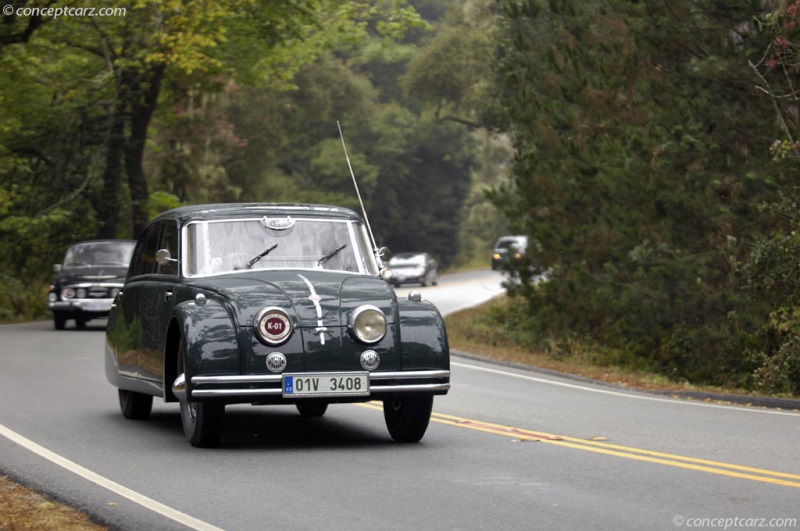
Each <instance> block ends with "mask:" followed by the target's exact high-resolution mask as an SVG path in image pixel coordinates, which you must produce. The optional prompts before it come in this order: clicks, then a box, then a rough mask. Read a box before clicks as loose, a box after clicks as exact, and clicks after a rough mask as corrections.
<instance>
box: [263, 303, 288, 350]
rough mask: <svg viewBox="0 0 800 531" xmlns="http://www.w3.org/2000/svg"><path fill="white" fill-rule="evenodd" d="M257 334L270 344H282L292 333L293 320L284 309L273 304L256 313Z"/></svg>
mask: <svg viewBox="0 0 800 531" xmlns="http://www.w3.org/2000/svg"><path fill="white" fill-rule="evenodd" d="M253 326H254V327H255V329H256V335H257V336H258V337H259V338H260V339H261V340H262V341H264V342H265V343H266V344H268V345H273V346H275V345H280V344H281V343H283V342H284V341H286V340H287V339H288V338H289V336H290V335H291V334H292V328H293V327H292V320H291V319H290V318H289V314H287V313H286V312H285V311H283V309H281V308H278V307H275V306H271V307H269V308H264V309H263V310H261V311H260V312H258V313H257V314H256V317H255V319H254V322H253Z"/></svg>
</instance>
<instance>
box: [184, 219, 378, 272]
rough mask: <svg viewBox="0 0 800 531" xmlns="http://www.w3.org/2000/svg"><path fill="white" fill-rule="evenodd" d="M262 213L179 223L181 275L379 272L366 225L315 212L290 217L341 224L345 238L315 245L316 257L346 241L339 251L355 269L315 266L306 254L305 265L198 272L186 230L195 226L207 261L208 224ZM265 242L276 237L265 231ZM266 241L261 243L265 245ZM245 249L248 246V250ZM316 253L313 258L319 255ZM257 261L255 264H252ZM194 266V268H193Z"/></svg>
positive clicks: (208, 247) (297, 221) (300, 220)
mask: <svg viewBox="0 0 800 531" xmlns="http://www.w3.org/2000/svg"><path fill="white" fill-rule="evenodd" d="M264 217H265V216H252V217H250V216H245V217H239V216H231V217H225V218H212V219H192V220H189V221H187V222H186V223H184V224H183V226H182V227H181V256H182V257H183V259H182V260H181V274H182V275H183V276H184V277H185V278H192V279H194V278H208V277H217V276H227V275H235V274H241V273H248V272H249V273H252V272H255V271H258V272H262V271H292V270H298V271H326V272H329V273H347V274H350V275H364V276H378V275H379V267H378V263H377V260H376V258H375V255H374V252H372V250H371V246H370V243H369V242H370V239H369V235H368V234H367V232H366V227H365V226H364V224H363V223H361V222H360V221H358V220H353V219H344V218H326V217H318V216H297V217H294V216H293V217H291V220H292V221H293V222H294V223H309V222H310V223H337V224H344V225H345V226H346V228H347V233H346V234H347V241H342V242H341V243H339V244H338V245H335V246H334V245H333V242H331V248H330V249H327V248H320V249H319V257H322V256H324V255H325V254H327V253H329V252H331V251H333V250H334V249H336V247H339V245H342V244H346V247H345V249H343V251H342V252H346V251H348V250H350V251H349V252H350V253H352V256H353V260H354V261H355V266H356V267H357V269H358V270H357V271H352V270H349V269H332V268H327V267H315V266H314V262H315V261H316V259H311V258H310V257H309V266H308V267H301V266H292V267H253V268H252V269H247V268H245V269H238V270H237V269H231V270H224V271H211V272H200V268H198V267H197V266H196V264H193V263H192V261H191V257H192V253H191V252H190V249H189V247H190V245H191V241H190V236H189V235H190V231H192V230H196V231H197V232H196V234H198V236H200V237H201V238H203V239H204V243H203V245H202V246H201V247H202V249H200V250H198V251H197V252H198V253H205V255H206V256H205V258H204V260H205V262H204V263H210V260H211V257H210V254H208V253H209V252H210V241H209V231H208V227H209V226H210V225H212V224H216V223H242V222H260V221H261V220H262V219H263V218H264ZM266 217H267V218H269V219H272V218H273V216H272V215H270V214H268V215H267V216H266ZM274 217H275V218H278V217H281V218H283V219H286V216H285V215H282V216H274ZM193 227H197V229H193ZM267 242H278V243H279V242H280V239H279V238H278V239H275V240H270V239H269V236H267V235H266V233H265V244H266V243H267ZM269 245H272V243H269ZM267 246H268V245H266V246H265V247H264V249H266V248H267ZM264 249H253V250H252V255H253V256H256V255H257V254H258V253H260V252H262V251H263V250H264ZM248 252H249V250H248ZM319 257H317V259H318V258H319ZM256 265H257V264H256ZM195 270H197V271H195Z"/></svg>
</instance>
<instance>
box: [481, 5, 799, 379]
mask: <svg viewBox="0 0 800 531" xmlns="http://www.w3.org/2000/svg"><path fill="white" fill-rule="evenodd" d="M765 14H766V13H764V12H763V7H762V3H760V2H751V1H748V0H743V1H736V2H728V3H726V5H725V6H724V7H723V6H721V5H719V3H718V2H712V1H708V2H703V1H701V2H696V1H688V0H687V1H682V0H671V1H668V2H658V3H648V2H643V3H630V2H622V1H614V0H609V1H604V2H571V1H560V0H554V1H551V2H547V3H545V2H537V1H535V0H522V1H517V0H508V1H505V2H503V16H502V20H503V22H502V24H503V29H504V30H503V31H502V32H501V33H502V35H504V39H503V42H502V44H501V46H500V60H499V67H498V73H499V75H500V89H501V90H502V92H501V94H502V99H503V104H504V107H505V108H506V110H507V113H508V117H509V120H510V122H511V124H512V126H511V129H510V132H511V134H512V138H513V141H514V145H515V148H516V156H515V162H514V168H513V174H514V180H513V183H511V184H510V185H508V186H506V187H503V188H501V189H499V190H498V191H497V192H496V194H495V199H496V202H497V204H498V205H502V206H503V207H505V208H506V210H507V214H508V217H509V218H510V219H512V220H516V226H517V228H518V230H520V231H524V232H525V233H528V234H530V235H531V236H532V237H533V238H534V239H535V240H536V241H537V242H538V244H539V246H540V247H539V248H538V251H537V252H536V253H535V260H536V262H535V267H534V268H533V269H527V268H524V269H521V270H520V271H519V272H518V274H519V275H520V277H521V284H520V285H519V286H518V290H517V291H518V293H519V294H520V295H521V296H522V300H524V301H526V303H527V311H528V314H529V315H530V316H531V319H530V320H529V322H528V326H529V327H530V329H531V332H532V334H533V336H534V337H536V338H538V339H537V340H536V341H539V342H540V344H547V342H548V341H551V343H550V344H553V343H552V340H554V339H555V341H556V342H557V343H559V342H560V344H561V345H562V346H565V345H568V344H569V341H570V338H579V339H580V340H582V341H590V342H592V343H597V344H601V345H604V346H605V347H606V348H607V349H610V350H612V351H613V352H615V353H616V354H614V356H617V357H619V356H622V357H623V358H624V357H626V356H628V357H632V359H631V362H632V363H637V361H636V360H638V362H639V363H642V364H647V365H650V366H652V367H655V368H658V369H659V370H661V371H663V372H665V373H667V374H669V375H671V376H675V377H685V378H689V379H692V380H704V381H709V382H713V383H717V384H726V383H735V384H741V383H742V382H743V380H746V379H747V377H748V376H747V375H749V374H751V373H752V369H753V365H752V359H751V358H750V357H748V355H747V353H748V351H749V349H751V347H752V346H753V345H754V344H756V343H757V342H758V341H759V337H760V331H759V330H760V328H759V327H760V325H761V324H762V323H763V322H764V319H765V317H766V313H765V311H764V308H763V307H761V306H759V305H758V301H753V300H752V299H750V298H748V297H747V296H746V292H745V290H744V285H745V282H746V279H745V275H744V272H743V267H742V265H743V264H744V263H745V262H746V261H747V260H748V258H749V256H750V252H751V250H752V248H753V244H754V242H755V241H756V240H757V239H758V237H759V235H760V234H761V232H762V231H765V230H769V228H770V225H769V223H768V219H767V217H766V216H765V215H763V213H762V212H761V210H760V209H759V206H760V205H761V204H762V203H764V202H765V201H771V200H772V199H774V198H776V196H777V191H778V190H779V189H780V187H781V186H782V185H785V184H786V183H787V182H789V176H788V174H787V173H786V172H785V171H783V169H782V168H780V167H777V166H775V165H774V164H772V163H771V160H770V156H769V153H768V146H769V143H770V135H771V134H772V133H773V132H774V123H775V121H774V119H775V115H774V113H773V112H772V104H771V102H770V101H769V100H768V99H767V98H762V97H759V94H758V91H757V90H756V88H755V83H754V81H755V77H754V75H753V71H752V69H751V67H750V66H749V65H748V60H749V61H752V62H758V61H759V59H760V57H762V55H763V54H764V51H765V49H766V48H767V46H768V44H769V42H770V39H771V36H770V35H769V34H768V33H767V32H764V31H763V30H762V28H761V27H760V26H759V25H758V24H757V23H756V21H757V20H758V19H759V18H763V17H764V16H765ZM542 272H547V273H548V274H549V276H550V280H549V281H548V282H545V283H541V284H536V283H534V282H532V279H533V278H534V276H533V275H535V274H538V273H542ZM701 352H702V355H699V353H701Z"/></svg>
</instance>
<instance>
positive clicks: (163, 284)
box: [122, 220, 179, 391]
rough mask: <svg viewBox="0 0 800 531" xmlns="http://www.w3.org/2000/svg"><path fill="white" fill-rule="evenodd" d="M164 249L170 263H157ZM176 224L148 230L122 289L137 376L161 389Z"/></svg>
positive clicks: (174, 276) (174, 275)
mask: <svg viewBox="0 0 800 531" xmlns="http://www.w3.org/2000/svg"><path fill="white" fill-rule="evenodd" d="M160 249H167V250H168V251H170V253H171V254H172V256H173V259H172V260H169V261H167V262H164V263H163V264H158V263H157V262H156V253H157V252H158V251H159V250H160ZM178 249H179V247H178V225H177V222H175V221H173V220H166V221H162V222H160V223H156V224H153V225H151V226H150V227H148V229H147V231H146V232H145V234H144V235H143V236H142V238H141V240H140V246H139V249H138V250H137V254H136V256H135V258H134V262H133V263H132V264H131V276H130V277H129V278H128V281H127V283H126V284H125V288H124V290H123V297H122V306H123V312H124V314H125V315H126V317H127V319H128V320H129V322H130V324H129V326H130V327H131V328H132V329H135V330H137V331H138V334H137V335H138V336H139V338H140V339H139V342H138V348H137V349H136V352H135V358H136V368H137V371H136V372H137V374H136V375H137V377H138V378H141V379H143V380H147V381H150V382H152V383H153V385H154V386H156V387H158V388H159V389H161V390H162V391H163V389H162V381H163V375H164V343H165V341H166V334H167V327H168V325H169V319H170V316H171V314H172V308H173V304H174V301H173V298H172V293H173V291H174V289H175V284H176V283H177V281H178V262H177V260H176V259H175V257H177V253H178Z"/></svg>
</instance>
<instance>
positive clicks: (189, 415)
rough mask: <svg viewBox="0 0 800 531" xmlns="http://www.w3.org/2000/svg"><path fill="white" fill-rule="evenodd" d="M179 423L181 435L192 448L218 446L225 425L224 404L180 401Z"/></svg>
mask: <svg viewBox="0 0 800 531" xmlns="http://www.w3.org/2000/svg"><path fill="white" fill-rule="evenodd" d="M181 422H182V423H183V433H184V434H185V435H186V438H187V439H189V442H190V443H192V446H197V447H200V448H213V447H215V446H218V445H219V443H220V441H221V440H222V433H223V427H224V423H225V404H217V403H214V402H189V401H188V400H181Z"/></svg>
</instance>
